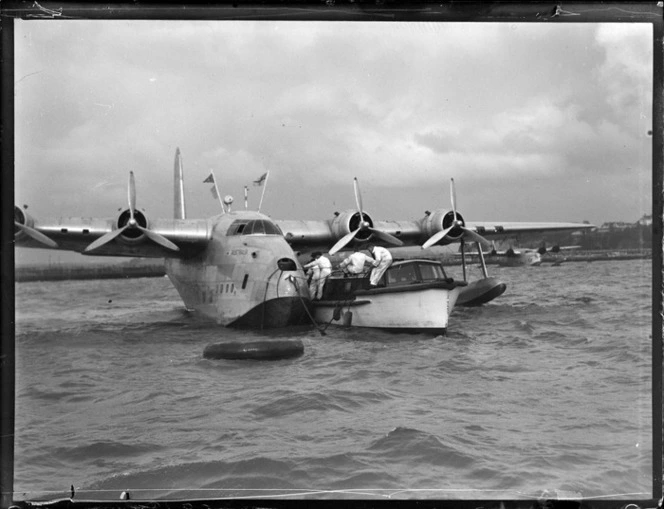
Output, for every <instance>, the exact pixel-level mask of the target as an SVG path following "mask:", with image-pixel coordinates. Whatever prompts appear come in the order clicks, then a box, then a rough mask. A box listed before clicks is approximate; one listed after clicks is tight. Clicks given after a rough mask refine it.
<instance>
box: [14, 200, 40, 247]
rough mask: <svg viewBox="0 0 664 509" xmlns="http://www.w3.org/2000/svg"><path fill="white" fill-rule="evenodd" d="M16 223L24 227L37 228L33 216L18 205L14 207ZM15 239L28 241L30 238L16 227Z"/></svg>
mask: <svg viewBox="0 0 664 509" xmlns="http://www.w3.org/2000/svg"><path fill="white" fill-rule="evenodd" d="M14 222H15V223H18V224H22V225H23V226H28V227H30V228H34V226H35V220H34V219H33V218H32V216H31V215H30V214H28V213H27V212H26V211H25V210H23V209H22V208H20V207H17V206H16V205H14ZM14 238H15V239H27V238H29V237H28V235H27V234H26V233H25V232H23V231H22V230H21V229H20V228H19V227H18V226H16V225H14Z"/></svg>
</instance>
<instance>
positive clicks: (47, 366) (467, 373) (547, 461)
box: [14, 260, 652, 500]
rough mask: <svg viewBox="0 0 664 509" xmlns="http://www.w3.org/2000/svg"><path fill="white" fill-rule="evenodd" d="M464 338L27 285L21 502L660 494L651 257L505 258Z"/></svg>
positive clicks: (110, 284) (108, 283) (19, 298)
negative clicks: (253, 347) (300, 350)
mask: <svg viewBox="0 0 664 509" xmlns="http://www.w3.org/2000/svg"><path fill="white" fill-rule="evenodd" d="M491 272H492V275H496V276H500V277H501V278H503V280H504V281H505V282H507V283H508V290H507V292H506V293H505V294H504V295H503V296H502V297H500V298H499V299H497V300H496V301H494V303H491V304H489V305H485V306H483V307H481V308H470V309H464V308H461V309H456V310H455V311H454V313H453V315H452V317H451V321H450V330H449V332H448V335H447V336H446V337H441V336H438V337H431V336H427V335H410V334H391V333H385V332H380V331H375V330H359V329H350V330H348V329H341V328H329V329H327V334H326V335H325V336H322V335H320V334H319V333H317V332H316V330H314V329H309V328H303V327H300V328H292V329H286V330H282V331H280V332H278V333H271V334H267V333H265V335H272V336H274V335H279V336H281V337H296V338H300V339H301V340H302V341H303V342H304V345H305V353H304V355H303V356H302V357H299V358H296V359H290V360H281V361H229V360H207V359H204V358H203V357H202V352H203V350H204V348H205V346H206V345H208V344H210V343H215V342H219V341H220V340H222V339H231V338H235V339H242V338H256V337H264V335H263V334H261V333H259V332H246V331H237V330H231V329H220V328H216V327H211V326H209V325H200V324H197V323H195V322H194V321H193V320H192V319H191V317H190V316H189V315H187V314H186V313H185V312H184V311H183V306H182V303H181V301H180V299H179V297H178V295H177V293H176V291H175V290H174V289H173V287H172V286H171V285H170V283H169V281H168V279H166V278H156V279H134V280H98V281H65V282H44V283H19V284H17V286H16V309H17V317H16V318H17V333H16V362H17V374H16V379H17V381H16V441H15V485H14V489H15V492H16V495H15V496H16V499H18V500H20V499H37V498H51V499H52V498H58V497H63V496H68V494H69V487H70V485H74V486H75V488H76V490H77V492H78V494H77V499H78V498H87V499H115V500H117V499H118V498H119V495H120V493H121V492H122V491H124V490H129V491H130V492H131V496H132V499H134V500H140V499H143V498H147V499H155V498H158V499H183V498H188V499H191V498H221V497H234V498H238V497H259V498H268V497H280V498H283V497H284V496H285V495H288V496H295V497H299V498H302V497H311V498H317V497H325V498H337V497H352V498H363V497H375V498H381V499H382V498H383V497H392V498H436V499H446V498H490V499H496V498H505V499H515V498H534V497H542V496H544V497H548V498H555V497H556V496H557V497H560V498H567V497H572V498H579V497H587V498H596V497H600V498H606V497H609V496H616V497H618V498H625V497H627V498H629V497H633V498H641V499H645V498H649V497H650V496H651V494H652V481H651V468H652V467H651V466H652V425H651V407H650V405H651V399H650V398H651V396H650V394H651V392H650V391H651V388H650V387H651V386H650V378H651V376H650V375H651V368H650V366H651V339H650V337H651V270H650V261H648V260H638V261H621V262H595V263H570V264H563V265H562V266H560V267H551V266H546V265H545V266H542V267H538V268H493V269H492V270H491Z"/></svg>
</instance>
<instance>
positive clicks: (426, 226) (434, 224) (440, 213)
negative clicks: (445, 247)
mask: <svg viewBox="0 0 664 509" xmlns="http://www.w3.org/2000/svg"><path fill="white" fill-rule="evenodd" d="M456 217H457V222H459V223H461V224H462V225H464V226H465V224H466V222H465V221H464V219H463V216H462V215H461V214H459V212H457V214H456ZM453 223H454V212H453V211H451V210H445V209H438V210H434V211H433V212H430V213H428V214H427V216H426V217H425V218H424V219H423V220H422V227H423V230H424V233H425V236H426V238H430V237H431V236H433V235H435V234H436V233H438V232H440V231H443V230H447V229H448V228H449V227H450V226H452V224H453ZM461 235H463V230H462V229H461V228H460V227H458V226H457V227H455V228H453V229H452V230H451V231H450V232H449V233H448V234H447V235H446V236H445V238H444V239H443V240H442V241H440V242H439V244H451V243H452V242H454V241H456V240H458V239H459V238H460V237H461Z"/></svg>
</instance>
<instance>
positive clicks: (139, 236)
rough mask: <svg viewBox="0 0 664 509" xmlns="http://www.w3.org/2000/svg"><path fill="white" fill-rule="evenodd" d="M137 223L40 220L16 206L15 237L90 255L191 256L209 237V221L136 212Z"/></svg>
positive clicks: (20, 244)
mask: <svg viewBox="0 0 664 509" xmlns="http://www.w3.org/2000/svg"><path fill="white" fill-rule="evenodd" d="M135 214H136V217H135V221H136V224H135V225H134V224H130V223H129V221H127V222H125V223H124V224H123V221H124V219H123V217H122V215H120V217H119V218H111V219H100V218H90V217H62V218H57V219H53V220H47V221H37V220H35V219H33V218H32V217H30V216H29V215H28V214H27V213H26V212H24V211H23V210H21V209H19V208H18V207H17V208H15V212H14V239H15V245H16V246H17V247H32V248H43V249H60V250H66V251H76V252H79V253H82V254H87V255H101V256H132V257H151V258H174V257H175V258H188V257H190V256H194V255H195V254H197V253H199V252H200V251H202V250H203V249H204V248H205V247H206V246H207V244H208V241H209V240H210V237H211V235H210V233H211V232H210V227H209V224H208V221H206V220H201V219H156V220H154V221H151V222H150V223H148V222H147V220H146V219H145V218H144V216H143V215H142V214H141V213H140V212H136V213H135Z"/></svg>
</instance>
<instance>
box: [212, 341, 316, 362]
mask: <svg viewBox="0 0 664 509" xmlns="http://www.w3.org/2000/svg"><path fill="white" fill-rule="evenodd" d="M303 353H304V345H303V344H302V341H300V340H299V339H280V340H274V339H270V340H265V341H229V342H226V343H215V344H212V345H208V346H206V347H205V350H204V351H203V357H205V358H206V359H231V360H232V359H250V360H278V359H292V358H294V357H299V356H300V355H302V354H303Z"/></svg>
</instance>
